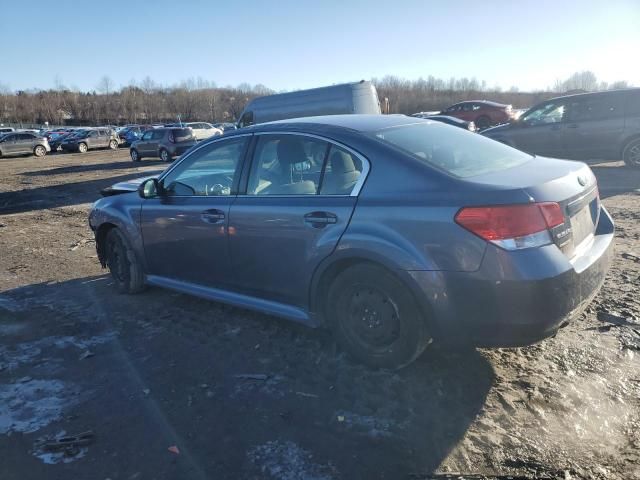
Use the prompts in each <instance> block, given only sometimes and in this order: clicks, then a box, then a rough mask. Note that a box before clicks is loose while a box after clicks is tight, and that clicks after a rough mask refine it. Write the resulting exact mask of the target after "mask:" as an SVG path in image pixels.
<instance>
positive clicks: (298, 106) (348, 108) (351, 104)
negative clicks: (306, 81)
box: [237, 80, 380, 128]
mask: <svg viewBox="0 0 640 480" xmlns="http://www.w3.org/2000/svg"><path fill="white" fill-rule="evenodd" d="M344 113H368V114H379V113H380V102H379V101H378V92H377V91H376V87H375V86H374V85H373V84H372V83H371V82H365V81H364V80H362V81H360V82H356V83H345V84H343V85H332V86H330V87H321V88H312V89H310V90H300V91H297V92H289V93H279V94H277V95H267V96H264V97H258V98H254V99H253V100H251V101H250V102H249V103H248V104H247V106H246V107H244V111H243V112H242V114H241V115H240V120H239V121H238V125H237V126H238V128H242V127H247V126H249V125H253V124H256V123H264V122H271V121H274V120H283V119H287V118H295V117H310V116H312V115H338V114H344Z"/></svg>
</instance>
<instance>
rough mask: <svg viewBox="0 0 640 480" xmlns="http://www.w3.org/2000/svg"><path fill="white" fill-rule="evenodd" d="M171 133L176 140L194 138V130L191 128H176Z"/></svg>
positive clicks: (184, 140) (181, 140)
mask: <svg viewBox="0 0 640 480" xmlns="http://www.w3.org/2000/svg"><path fill="white" fill-rule="evenodd" d="M171 133H173V138H175V139H176V142H186V141H187V140H191V139H192V138H193V130H191V129H190V128H174V129H173V130H171Z"/></svg>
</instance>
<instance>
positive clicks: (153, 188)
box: [138, 178, 162, 199]
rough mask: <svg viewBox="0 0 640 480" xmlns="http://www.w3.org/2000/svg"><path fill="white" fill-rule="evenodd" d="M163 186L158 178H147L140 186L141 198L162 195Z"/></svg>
mask: <svg viewBox="0 0 640 480" xmlns="http://www.w3.org/2000/svg"><path fill="white" fill-rule="evenodd" d="M161 191H162V186H161V185H160V182H158V179H157V178H147V179H146V180H145V181H144V182H142V183H141V184H140V185H138V195H140V198H144V199H147V198H155V197H157V196H158V195H160V192H161Z"/></svg>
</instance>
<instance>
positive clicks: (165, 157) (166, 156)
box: [160, 148, 171, 162]
mask: <svg viewBox="0 0 640 480" xmlns="http://www.w3.org/2000/svg"><path fill="white" fill-rule="evenodd" d="M160 160H162V161H163V162H170V161H171V154H170V153H169V151H168V150H166V149H164V148H163V149H161V150H160Z"/></svg>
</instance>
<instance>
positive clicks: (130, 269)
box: [104, 228, 144, 293]
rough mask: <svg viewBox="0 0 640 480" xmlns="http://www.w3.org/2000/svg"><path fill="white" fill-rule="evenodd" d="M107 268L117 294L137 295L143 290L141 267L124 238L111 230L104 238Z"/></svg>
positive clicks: (116, 230)
mask: <svg viewBox="0 0 640 480" xmlns="http://www.w3.org/2000/svg"><path fill="white" fill-rule="evenodd" d="M104 248H105V250H104V252H105V256H106V260H107V267H108V268H109V271H110V272H111V277H112V278H113V281H114V283H115V286H116V290H117V291H118V293H138V292H140V291H142V290H143V289H144V275H143V272H142V265H140V262H139V261H138V259H137V258H136V254H135V252H134V251H133V249H132V248H131V246H130V244H129V242H128V241H127V239H126V238H125V236H124V235H123V234H122V232H120V230H118V229H117V228H112V229H111V230H109V232H108V233H107V236H106V238H105V246H104Z"/></svg>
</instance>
